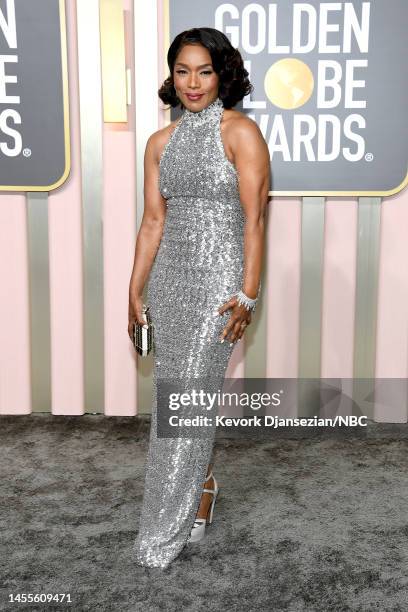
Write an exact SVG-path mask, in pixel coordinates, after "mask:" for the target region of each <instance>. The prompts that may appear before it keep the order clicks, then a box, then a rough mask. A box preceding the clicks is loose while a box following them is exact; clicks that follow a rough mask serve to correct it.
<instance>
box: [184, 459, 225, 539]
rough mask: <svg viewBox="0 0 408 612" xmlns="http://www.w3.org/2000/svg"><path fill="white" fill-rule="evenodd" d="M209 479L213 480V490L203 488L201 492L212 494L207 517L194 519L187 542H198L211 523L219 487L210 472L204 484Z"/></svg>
mask: <svg viewBox="0 0 408 612" xmlns="http://www.w3.org/2000/svg"><path fill="white" fill-rule="evenodd" d="M211 477H212V478H213V479H214V489H206V488H205V487H203V492H205V493H212V495H213V498H212V501H211V505H210V507H209V508H208V512H207V517H206V518H196V519H195V521H194V525H193V527H192V529H191V533H190V537H189V539H188V541H189V542H198V541H199V540H202V539H203V537H204V536H205V526H206V525H207V524H210V523H212V520H213V512H214V506H215V500H216V499H217V495H218V491H219V490H220V487H219V486H218V483H217V481H216V480H215V478H214V474H213V473H212V470H211V472H210V473H209V474H208V476H207V478H206V479H205V482H207V481H208V480H210V478H211Z"/></svg>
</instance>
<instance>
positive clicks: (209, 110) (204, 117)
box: [183, 97, 224, 125]
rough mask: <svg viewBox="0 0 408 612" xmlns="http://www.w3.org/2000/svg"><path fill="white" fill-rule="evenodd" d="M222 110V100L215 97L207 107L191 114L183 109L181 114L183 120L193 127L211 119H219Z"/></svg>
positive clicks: (186, 109)
mask: <svg viewBox="0 0 408 612" xmlns="http://www.w3.org/2000/svg"><path fill="white" fill-rule="evenodd" d="M223 108H224V105H223V103H222V100H221V99H220V98H218V97H217V98H216V99H215V100H213V101H212V102H211V103H210V104H209V105H208V106H206V107H205V108H202V109H201V110H200V111H196V112H193V111H191V110H189V109H188V108H186V107H185V108H184V112H183V115H184V120H185V121H188V122H189V123H191V124H193V125H201V124H202V123H205V122H206V121H208V120H209V119H211V118H212V117H219V115H220V112H221V110H222V109H223Z"/></svg>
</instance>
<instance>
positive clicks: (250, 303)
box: [235, 283, 261, 311]
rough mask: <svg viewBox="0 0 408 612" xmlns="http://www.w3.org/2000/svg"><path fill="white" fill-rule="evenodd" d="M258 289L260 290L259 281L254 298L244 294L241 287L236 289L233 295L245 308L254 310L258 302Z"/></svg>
mask: <svg viewBox="0 0 408 612" xmlns="http://www.w3.org/2000/svg"><path fill="white" fill-rule="evenodd" d="M260 291H261V283H259V289H258V294H257V296H256V298H250V297H248V296H247V295H245V293H244V292H243V291H242V289H241V290H240V291H238V293H236V294H235V297H236V298H237V301H238V304H242V305H243V306H245V308H246V309H247V310H252V311H254V310H255V308H256V304H257V302H258V298H259V292H260Z"/></svg>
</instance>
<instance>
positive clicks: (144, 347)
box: [133, 304, 154, 357]
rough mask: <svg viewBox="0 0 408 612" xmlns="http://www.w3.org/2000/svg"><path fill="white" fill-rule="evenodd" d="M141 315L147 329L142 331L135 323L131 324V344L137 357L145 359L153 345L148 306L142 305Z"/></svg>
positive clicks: (140, 326) (141, 327) (138, 324)
mask: <svg viewBox="0 0 408 612" xmlns="http://www.w3.org/2000/svg"><path fill="white" fill-rule="evenodd" d="M142 313H143V314H144V315H145V317H146V320H147V326H148V328H147V329H144V328H143V325H140V323H137V322H135V323H134V324H133V344H134V347H135V349H136V351H137V352H138V353H139V355H141V357H146V355H148V354H149V353H150V351H151V350H152V348H153V345H154V337H153V323H152V321H151V317H150V309H149V306H146V305H145V304H143V310H142Z"/></svg>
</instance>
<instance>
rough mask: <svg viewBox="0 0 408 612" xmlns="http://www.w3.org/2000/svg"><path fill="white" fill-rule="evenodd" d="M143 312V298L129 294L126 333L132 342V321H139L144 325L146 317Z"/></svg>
mask: <svg viewBox="0 0 408 612" xmlns="http://www.w3.org/2000/svg"><path fill="white" fill-rule="evenodd" d="M142 312H143V298H142V296H141V295H132V294H131V295H130V296H129V314H128V319H129V323H128V334H129V338H130V339H131V341H132V342H133V325H134V323H136V322H137V323H140V325H146V323H147V321H146V318H145V317H144V316H143V314H142Z"/></svg>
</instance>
